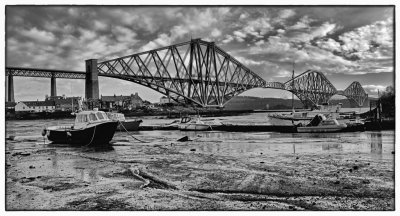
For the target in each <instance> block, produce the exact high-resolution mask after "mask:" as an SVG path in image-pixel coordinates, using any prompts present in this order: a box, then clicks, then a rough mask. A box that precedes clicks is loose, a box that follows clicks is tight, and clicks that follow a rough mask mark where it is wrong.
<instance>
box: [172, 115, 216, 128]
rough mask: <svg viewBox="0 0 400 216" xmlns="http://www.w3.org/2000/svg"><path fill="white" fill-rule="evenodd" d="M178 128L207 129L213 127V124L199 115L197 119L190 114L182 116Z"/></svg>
mask: <svg viewBox="0 0 400 216" xmlns="http://www.w3.org/2000/svg"><path fill="white" fill-rule="evenodd" d="M178 128H179V129H180V130H185V131H205V130H211V129H212V128H211V125H210V124H207V123H204V122H203V121H201V120H200V117H199V116H198V117H197V118H196V119H192V118H191V117H188V116H185V117H183V118H181V120H180V122H179V124H178Z"/></svg>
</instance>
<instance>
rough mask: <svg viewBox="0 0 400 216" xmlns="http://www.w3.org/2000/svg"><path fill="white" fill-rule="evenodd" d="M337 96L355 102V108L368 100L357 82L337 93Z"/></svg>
mask: <svg viewBox="0 0 400 216" xmlns="http://www.w3.org/2000/svg"><path fill="white" fill-rule="evenodd" d="M337 94H338V95H343V96H346V97H347V98H348V99H349V100H350V101H352V102H355V104H356V105H357V106H362V105H363V104H364V101H365V100H366V99H367V98H368V94H367V93H366V92H365V90H364V89H363V87H362V86H361V84H360V83H359V82H357V81H354V82H353V83H351V84H350V85H349V87H347V88H346V89H345V90H344V91H338V93H337Z"/></svg>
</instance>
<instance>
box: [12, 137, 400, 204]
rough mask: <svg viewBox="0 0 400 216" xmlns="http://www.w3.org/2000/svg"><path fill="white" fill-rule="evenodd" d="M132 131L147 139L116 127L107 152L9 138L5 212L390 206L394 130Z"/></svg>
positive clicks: (392, 196) (392, 198)
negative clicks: (184, 139)
mask: <svg viewBox="0 0 400 216" xmlns="http://www.w3.org/2000/svg"><path fill="white" fill-rule="evenodd" d="M131 135H132V134H131ZM133 135H135V136H136V137H138V138H140V139H142V140H146V143H141V142H138V141H136V140H134V139H132V138H130V135H127V134H125V133H120V132H118V133H117V134H116V137H115V138H114V141H113V142H114V143H113V147H112V148H109V149H92V148H73V147H70V146H68V145H52V144H47V143H45V144H43V143H42V142H43V141H42V140H40V139H39V140H36V141H34V140H29V141H24V142H19V141H11V140H8V141H7V142H6V210H290V211H291V210H394V207H395V206H394V200H395V199H394V198H395V193H394V191H395V190H394V177H395V175H394V132H391V131H389V132H368V133H367V132H363V133H347V134H336V135H335V134H331V135H326V136H325V135H320V136H317V135H312V136H307V135H298V134H293V135H291V134H276V133H250V134H249V133H242V134H240V133H215V132H202V133H190V132H186V133H183V132H157V131H148V132H137V133H135V134H133ZM183 136H188V137H189V138H190V139H192V140H193V139H194V140H193V141H187V142H178V141H177V140H178V139H179V138H180V137H183ZM306 136H307V137H306ZM392 142H393V143H392Z"/></svg>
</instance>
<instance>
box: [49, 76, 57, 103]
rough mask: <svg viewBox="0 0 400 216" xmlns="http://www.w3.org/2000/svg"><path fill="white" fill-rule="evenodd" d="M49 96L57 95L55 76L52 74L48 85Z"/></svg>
mask: <svg viewBox="0 0 400 216" xmlns="http://www.w3.org/2000/svg"><path fill="white" fill-rule="evenodd" d="M50 88H51V89H50V96H51V97H55V96H57V85H56V77H55V76H54V74H53V75H52V76H51V87H50Z"/></svg>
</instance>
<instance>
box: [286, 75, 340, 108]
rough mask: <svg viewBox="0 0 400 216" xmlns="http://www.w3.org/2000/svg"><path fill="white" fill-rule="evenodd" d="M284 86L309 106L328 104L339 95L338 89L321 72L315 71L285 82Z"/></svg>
mask: <svg viewBox="0 0 400 216" xmlns="http://www.w3.org/2000/svg"><path fill="white" fill-rule="evenodd" d="M284 86H285V89H286V90H288V91H290V92H292V93H293V94H295V95H296V96H297V97H298V98H299V99H300V100H301V102H302V103H303V104H305V105H308V106H313V105H317V104H322V103H326V102H328V101H329V99H330V98H331V97H332V96H333V95H335V94H336V93H337V90H336V88H335V87H334V86H333V85H332V83H331V82H329V80H328V79H327V78H326V77H325V76H324V75H323V74H322V73H321V72H318V71H313V70H307V71H305V72H304V73H302V74H300V75H298V76H296V77H294V78H293V79H292V80H289V81H287V82H285V83H284Z"/></svg>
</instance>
